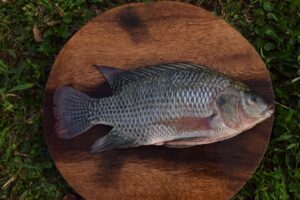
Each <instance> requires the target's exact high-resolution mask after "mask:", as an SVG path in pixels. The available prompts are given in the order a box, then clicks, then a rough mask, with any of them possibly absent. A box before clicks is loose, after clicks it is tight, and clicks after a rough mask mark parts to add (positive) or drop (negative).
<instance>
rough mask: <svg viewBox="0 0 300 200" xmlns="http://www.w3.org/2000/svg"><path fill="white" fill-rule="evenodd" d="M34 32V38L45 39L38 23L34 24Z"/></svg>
mask: <svg viewBox="0 0 300 200" xmlns="http://www.w3.org/2000/svg"><path fill="white" fill-rule="evenodd" d="M32 32H33V36H34V40H35V41H36V42H41V41H42V40H43V37H42V32H41V31H40V29H39V28H38V26H37V25H36V24H35V25H34V26H33V29H32Z"/></svg>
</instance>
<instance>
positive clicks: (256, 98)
mask: <svg viewBox="0 0 300 200" xmlns="http://www.w3.org/2000/svg"><path fill="white" fill-rule="evenodd" d="M250 99H251V101H252V102H253V103H257V101H258V96H257V95H256V94H251V95H250Z"/></svg>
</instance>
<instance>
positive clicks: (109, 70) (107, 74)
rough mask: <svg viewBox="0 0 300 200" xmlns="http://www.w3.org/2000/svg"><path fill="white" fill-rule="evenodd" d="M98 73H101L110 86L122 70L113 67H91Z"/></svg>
mask: <svg viewBox="0 0 300 200" xmlns="http://www.w3.org/2000/svg"><path fill="white" fill-rule="evenodd" d="M93 66H94V67H95V68H96V69H97V70H98V71H99V72H101V73H102V74H103V76H104V78H105V79H106V80H107V82H108V83H109V84H110V85H112V83H113V80H114V78H115V77H116V76H117V74H120V73H121V72H122V70H120V69H117V68H115V67H107V66H100V65H93Z"/></svg>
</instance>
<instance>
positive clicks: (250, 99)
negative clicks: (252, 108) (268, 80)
mask: <svg viewBox="0 0 300 200" xmlns="http://www.w3.org/2000/svg"><path fill="white" fill-rule="evenodd" d="M258 99H259V97H258V96H257V95H256V94H254V93H249V94H248V99H247V103H248V104H249V105H254V104H256V103H257V102H258Z"/></svg>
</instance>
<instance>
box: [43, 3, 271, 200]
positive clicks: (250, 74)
mask: <svg viewBox="0 0 300 200" xmlns="http://www.w3.org/2000/svg"><path fill="white" fill-rule="evenodd" d="M177 61H187V62H191V63H196V64H203V65H206V66H209V67H211V68H213V69H215V70H218V71H222V72H223V73H225V74H228V75H230V76H233V77H236V78H238V79H240V80H242V81H244V82H245V83H246V84H248V85H249V86H250V88H252V89H253V90H255V91H257V92H258V93H259V94H261V95H262V96H264V97H265V98H266V99H267V100H268V101H270V102H273V93H272V85H271V81H270V77H269V73H268V70H267V69H266V67H265V65H264V63H263V62H262V60H261V59H260V57H259V55H258V54H257V52H256V51H255V49H254V48H253V47H252V46H251V45H250V44H249V43H248V42H247V40H246V39H244V38H243V37H242V36H241V35H240V34H239V33H238V32H237V31H236V30H234V29H233V28H232V27H230V26H229V25H228V24H226V23H225V22H224V21H223V20H221V19H219V18H217V17H215V16H214V15H212V14H210V13H209V12H207V11H205V10H203V9H201V8H198V7H194V6H192V5H188V4H182V3H175V2H173V3H172V2H160V3H147V4H128V5H125V6H122V7H119V8H115V9H112V10H110V11H108V12H105V13H103V14H102V15H100V16H98V17H96V18H95V19H93V20H92V21H90V22H89V23H88V24H87V25H85V26H84V27H83V28H81V29H80V30H79V31H78V32H77V33H76V34H75V35H74V36H73V37H72V38H71V39H70V40H69V41H68V43H67V44H66V45H65V47H64V48H63V49H62V50H61V52H60V54H59V56H58V57H57V59H56V61H55V63H54V65H53V67H52V71H51V73H50V76H49V80H48V83H47V87H46V95H45V105H44V135H45V139H46V141H47V144H48V148H49V151H50V154H51V156H52V158H53V160H54V162H55V164H56V166H57V168H58V170H59V171H60V172H61V174H62V175H63V176H64V178H65V179H66V181H67V182H68V183H69V184H70V186H71V187H73V188H74V189H75V190H76V191H77V192H78V193H79V194H80V195H82V196H83V197H84V198H86V199H91V200H92V199H94V200H99V199H104V200H108V199H131V200H132V199H209V200H211V199H228V198H230V197H232V196H233V195H234V194H235V193H236V192H238V191H239V190H240V189H241V187H242V186H243V185H244V184H245V183H246V181H247V180H248V179H249V178H250V177H251V175H252V174H253V173H254V171H255V169H256V167H257V166H258V164H259V162H260V160H261V158H262V156H263V154H264V152H265V149H266V146H267V144H268V141H269V137H270V132H271V128H272V122H273V118H272V119H269V120H267V121H265V122H263V123H261V124H259V125H257V126H256V127H254V128H253V129H251V130H249V131H246V132H244V133H242V134H240V135H238V136H236V137H234V138H232V139H228V140H226V141H223V142H218V143H214V144H209V145H202V146H196V147H192V148H186V149H169V148H166V147H157V146H148V147H139V148H133V149H123V150H113V151H107V152H103V153H100V154H96V155H91V154H90V153H89V152H88V150H89V147H90V146H91V145H92V144H93V142H94V141H95V139H97V138H99V137H101V136H103V135H104V134H106V133H107V132H108V131H109V130H110V127H106V126H102V125H99V126H95V127H93V128H92V129H90V130H89V131H87V132H86V133H84V134H83V135H81V136H78V137H76V138H74V139H70V140H63V139H59V138H57V136H56V134H55V132H54V124H55V118H54V115H53V112H52V109H53V93H54V91H55V89H56V88H57V87H58V86H62V85H70V86H73V87H75V88H77V89H79V90H81V91H84V92H86V93H87V94H89V95H91V96H93V97H103V96H107V95H110V94H111V92H110V90H109V87H108V85H107V83H104V84H103V82H104V79H103V77H102V75H101V74H100V73H98V71H97V70H96V69H95V68H94V67H92V66H91V65H92V64H99V65H106V66H115V67H119V68H124V69H129V68H134V67H138V66H143V65H150V64H158V63H166V62H177Z"/></svg>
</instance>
